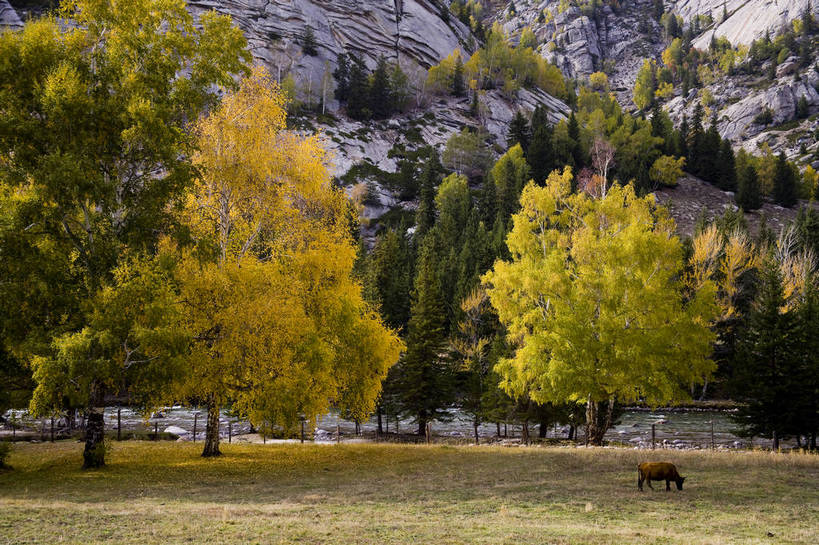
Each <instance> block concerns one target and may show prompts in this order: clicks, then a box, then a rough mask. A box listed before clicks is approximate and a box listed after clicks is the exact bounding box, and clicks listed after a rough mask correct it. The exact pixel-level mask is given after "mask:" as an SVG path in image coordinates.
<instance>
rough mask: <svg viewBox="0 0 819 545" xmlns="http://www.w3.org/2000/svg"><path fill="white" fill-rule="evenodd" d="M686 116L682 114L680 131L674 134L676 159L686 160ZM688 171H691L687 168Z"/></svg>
mask: <svg viewBox="0 0 819 545" xmlns="http://www.w3.org/2000/svg"><path fill="white" fill-rule="evenodd" d="M689 130H690V129H689V127H688V116H687V115H685V114H683V118H682V123H680V130H678V131H676V133H675V140H676V141H675V147H676V153H675V155H677V156H678V157H685V158H686V160H688V131H689ZM689 170H691V169H690V168H689Z"/></svg>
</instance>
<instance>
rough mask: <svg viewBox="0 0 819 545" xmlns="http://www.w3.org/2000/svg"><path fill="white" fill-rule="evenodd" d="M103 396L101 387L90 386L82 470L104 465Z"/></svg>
mask: <svg viewBox="0 0 819 545" xmlns="http://www.w3.org/2000/svg"><path fill="white" fill-rule="evenodd" d="M103 399H104V394H103V391H102V385H100V384H98V383H97V382H94V383H92V384H91V395H90V396H89V399H88V411H87V420H86V424H85V450H84V451H83V453H82V458H83V463H82V467H83V469H93V468H96V467H102V466H104V465H105V420H104V419H103V411H104V409H105V408H104V407H103V406H102V405H103Z"/></svg>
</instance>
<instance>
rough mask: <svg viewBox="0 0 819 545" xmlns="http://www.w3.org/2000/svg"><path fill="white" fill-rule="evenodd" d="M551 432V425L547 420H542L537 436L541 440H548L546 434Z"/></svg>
mask: <svg viewBox="0 0 819 545" xmlns="http://www.w3.org/2000/svg"><path fill="white" fill-rule="evenodd" d="M548 430H549V423H548V422H546V419H545V418H541V419H540V427H539V428H538V430H537V436H538V437H540V438H541V439H545V438H546V432H547V431H548Z"/></svg>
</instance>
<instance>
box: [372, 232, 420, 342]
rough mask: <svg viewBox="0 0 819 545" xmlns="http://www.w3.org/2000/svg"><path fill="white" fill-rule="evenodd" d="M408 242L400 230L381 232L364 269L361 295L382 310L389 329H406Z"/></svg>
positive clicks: (409, 269)
mask: <svg viewBox="0 0 819 545" xmlns="http://www.w3.org/2000/svg"><path fill="white" fill-rule="evenodd" d="M410 261H411V258H410V251H409V244H408V241H407V237H406V236H405V232H404V231H403V230H398V231H396V230H395V229H390V230H388V231H386V232H384V233H382V234H380V235H379V236H378V237H377V238H376V241H375V245H374V246H373V249H372V252H370V255H369V256H367V259H366V262H365V271H364V282H363V284H364V290H363V291H364V296H365V298H366V299H367V301H368V302H369V303H371V304H373V305H376V306H377V308H379V309H380V311H381V316H383V317H384V322H385V323H386V324H387V325H388V326H389V327H391V328H392V329H396V330H402V329H406V327H407V323H408V322H409V312H410V299H409V297H410V292H411V291H412V276H411V270H412V267H411V265H412V264H411V262H410Z"/></svg>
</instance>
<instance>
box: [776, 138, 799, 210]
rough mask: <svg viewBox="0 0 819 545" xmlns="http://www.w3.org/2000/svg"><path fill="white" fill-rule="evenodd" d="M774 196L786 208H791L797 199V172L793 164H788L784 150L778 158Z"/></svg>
mask: <svg viewBox="0 0 819 545" xmlns="http://www.w3.org/2000/svg"><path fill="white" fill-rule="evenodd" d="M773 198H774V201H776V203H777V204H779V205H780V206H784V207H785V208H790V207H791V206H793V205H794V204H796V201H797V195H796V174H795V173H794V171H793V168H792V167H791V165H790V164H788V160H787V159H786V158H785V153H784V152H779V157H777V160H776V173H775V175H774V187H773Z"/></svg>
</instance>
